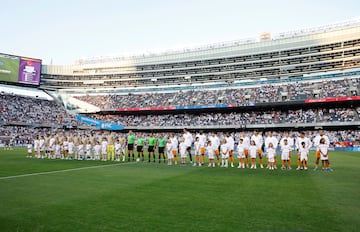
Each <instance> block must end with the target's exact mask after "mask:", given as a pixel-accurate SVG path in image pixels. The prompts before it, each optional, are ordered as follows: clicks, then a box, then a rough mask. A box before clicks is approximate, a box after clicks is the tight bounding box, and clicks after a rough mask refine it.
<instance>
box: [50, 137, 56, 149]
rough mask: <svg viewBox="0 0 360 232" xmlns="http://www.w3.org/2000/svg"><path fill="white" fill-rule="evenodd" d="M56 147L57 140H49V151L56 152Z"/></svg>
mask: <svg viewBox="0 0 360 232" xmlns="http://www.w3.org/2000/svg"><path fill="white" fill-rule="evenodd" d="M54 145H55V138H54V137H51V138H50V140H49V150H50V151H54V149H55V147H54Z"/></svg>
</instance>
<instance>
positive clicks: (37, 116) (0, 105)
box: [0, 93, 82, 127]
mask: <svg viewBox="0 0 360 232" xmlns="http://www.w3.org/2000/svg"><path fill="white" fill-rule="evenodd" d="M9 123H22V124H28V125H33V126H34V125H38V124H41V125H44V126H67V127H74V126H79V125H82V123H81V122H79V121H77V120H76V119H75V117H74V115H72V114H70V113H68V112H67V111H66V110H65V109H64V107H63V106H61V105H59V104H58V103H57V102H55V101H49V100H46V99H40V98H33V97H25V96H20V95H14V94H6V93H1V94H0V124H9Z"/></svg>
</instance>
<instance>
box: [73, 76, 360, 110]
mask: <svg viewBox="0 0 360 232" xmlns="http://www.w3.org/2000/svg"><path fill="white" fill-rule="evenodd" d="M350 87H352V88H355V89H356V92H358V91H359V88H360V79H359V78H354V79H344V80H324V81H321V82H288V83H284V84H282V85H262V86H255V87H254V86H253V87H237V88H228V89H218V90H216V89H203V90H188V91H185V90H184V91H177V92H170V93H157V92H153V93H140V94H138V93H136V94H135V93H128V94H122V95H121V94H111V95H85V96H76V98H77V99H79V100H82V101H85V102H88V103H90V104H93V105H95V106H97V107H100V108H101V109H116V108H133V107H161V106H169V105H171V106H190V105H213V104H231V105H237V106H242V105H246V104H249V103H263V102H283V101H295V100H305V99H321V98H327V97H346V96H353V95H354V92H353V91H351V88H350ZM356 94H357V93H356Z"/></svg>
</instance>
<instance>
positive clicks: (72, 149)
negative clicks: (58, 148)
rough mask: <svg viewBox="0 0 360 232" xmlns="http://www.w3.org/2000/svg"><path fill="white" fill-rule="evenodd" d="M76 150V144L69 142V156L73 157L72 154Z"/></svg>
mask: <svg viewBox="0 0 360 232" xmlns="http://www.w3.org/2000/svg"><path fill="white" fill-rule="evenodd" d="M74 148H75V145H74V142H72V141H71V142H69V143H68V149H69V155H72V154H74V150H75V149H74Z"/></svg>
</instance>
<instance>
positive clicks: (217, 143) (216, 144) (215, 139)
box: [209, 135, 220, 150]
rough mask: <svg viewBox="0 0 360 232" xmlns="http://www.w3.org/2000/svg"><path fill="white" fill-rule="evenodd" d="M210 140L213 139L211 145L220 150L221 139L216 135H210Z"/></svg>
mask: <svg viewBox="0 0 360 232" xmlns="http://www.w3.org/2000/svg"><path fill="white" fill-rule="evenodd" d="M209 140H210V141H211V145H212V146H213V148H214V150H218V149H219V146H220V139H219V137H217V136H216V135H215V136H213V135H211V136H209Z"/></svg>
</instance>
